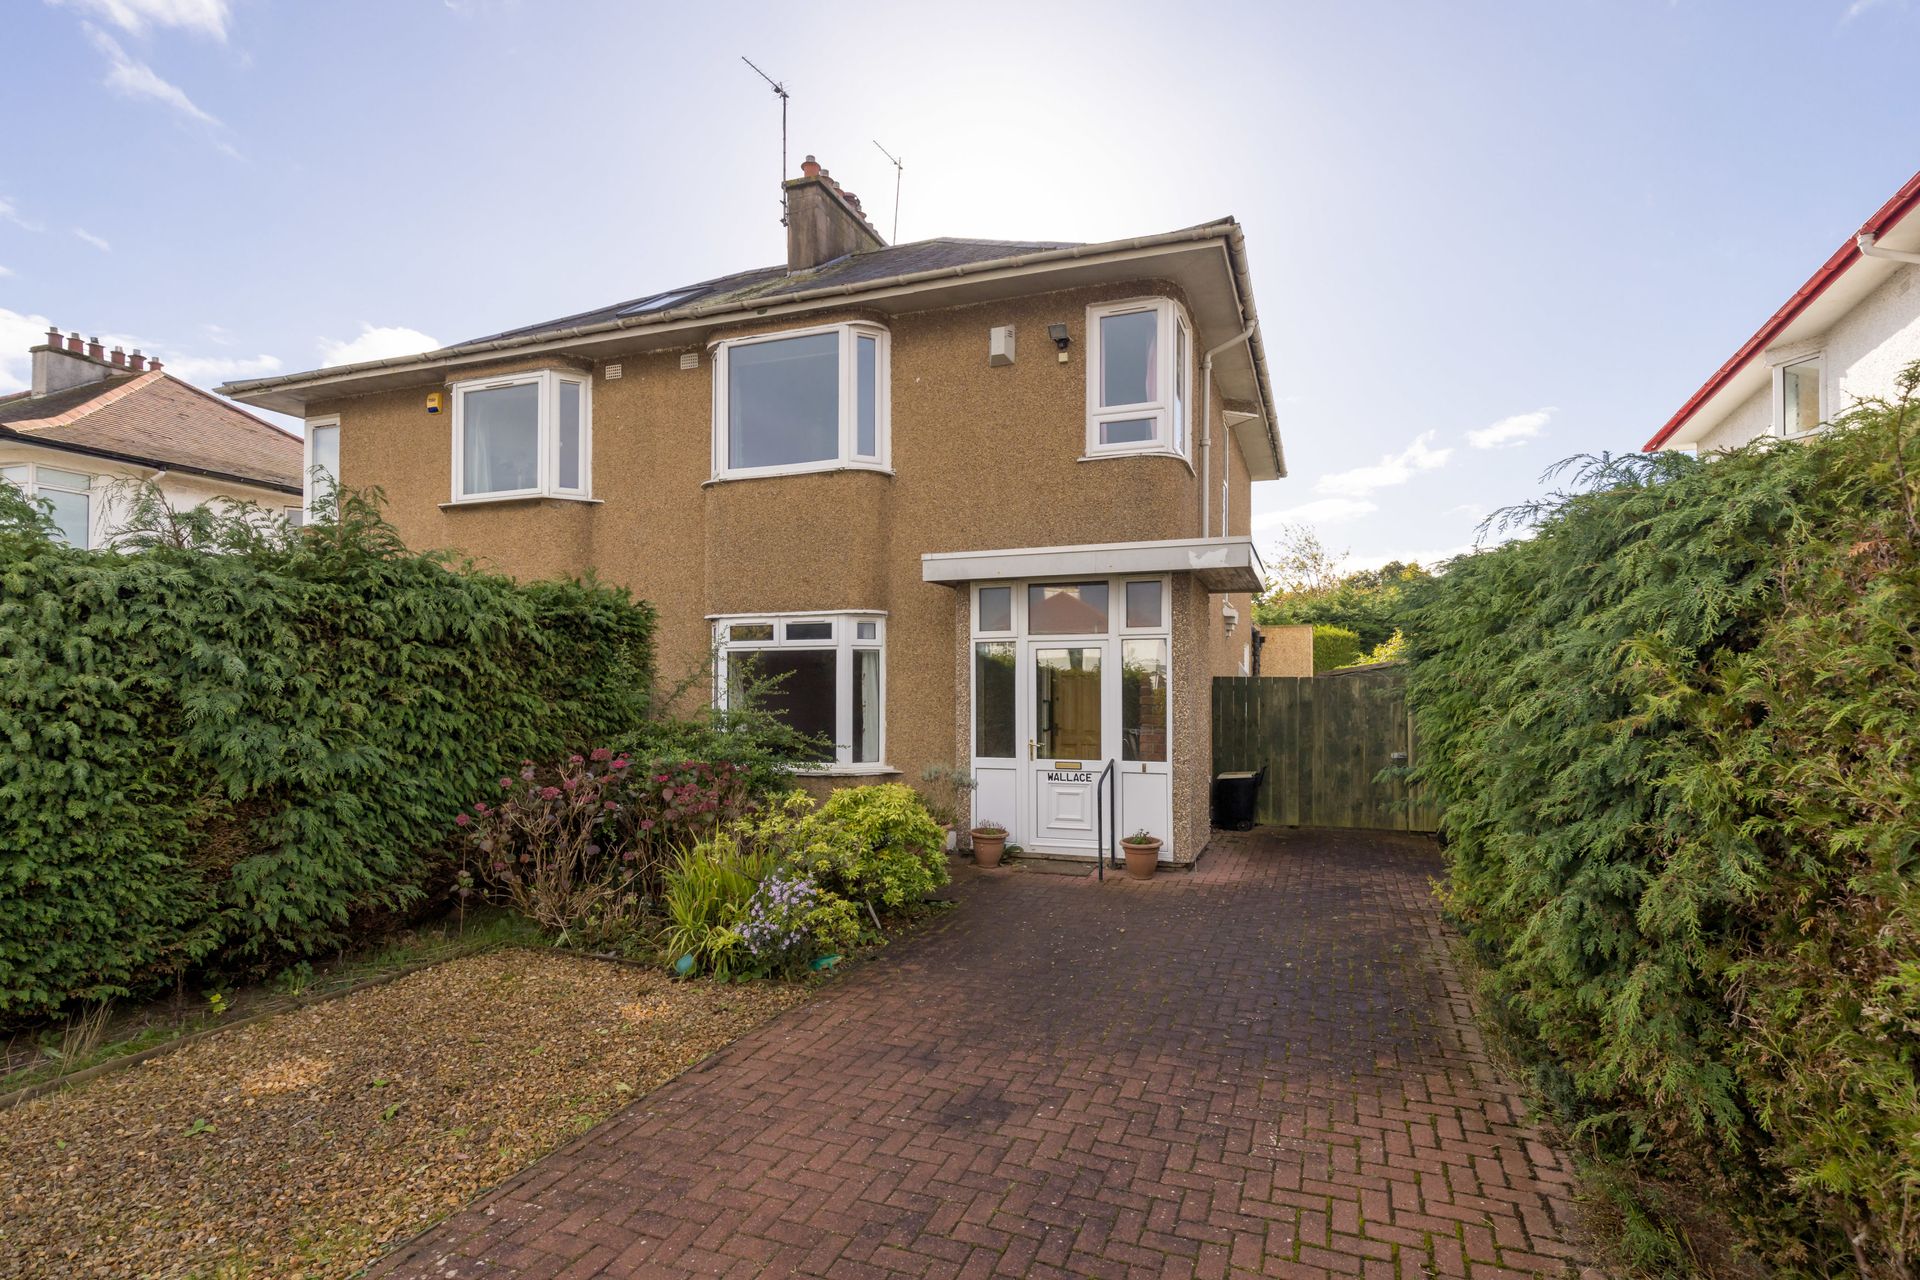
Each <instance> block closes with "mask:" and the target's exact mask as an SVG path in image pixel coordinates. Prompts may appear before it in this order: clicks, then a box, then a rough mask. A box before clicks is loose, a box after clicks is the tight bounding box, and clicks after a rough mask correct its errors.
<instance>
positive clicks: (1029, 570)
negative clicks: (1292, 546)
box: [920, 538, 1265, 595]
mask: <svg viewBox="0 0 1920 1280" xmlns="http://www.w3.org/2000/svg"><path fill="white" fill-rule="evenodd" d="M1129 573H1191V574H1192V575H1193V576H1194V577H1195V578H1196V579H1197V580H1198V581H1199V583H1200V585H1201V586H1203V587H1205V588H1206V589H1207V591H1208V592H1210V593H1212V594H1214V595H1224V594H1226V593H1228V592H1235V591H1252V592H1258V591H1260V590H1261V589H1262V588H1263V586H1264V583H1263V581H1262V579H1263V578H1264V576H1265V566H1263V565H1262V564H1261V563H1260V553H1259V552H1257V551H1255V550H1254V549H1253V539H1251V538H1169V539H1166V540H1165V541H1160V542H1091V543H1084V544H1082V545H1080V546H1073V547H1005V548H1001V549H999V550H995V551H934V552H929V553H927V554H926V555H923V556H921V557H920V577H921V580H922V581H924V582H938V583H942V584H944V585H946V586H955V587H957V586H960V585H962V584H964V583H968V582H985V581H989V580H993V579H998V578H1079V577H1089V578H1093V577H1105V576H1108V575H1112V574H1129Z"/></svg>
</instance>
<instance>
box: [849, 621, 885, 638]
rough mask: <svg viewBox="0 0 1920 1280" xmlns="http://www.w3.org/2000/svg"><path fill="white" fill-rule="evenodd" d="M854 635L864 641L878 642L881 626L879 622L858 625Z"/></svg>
mask: <svg viewBox="0 0 1920 1280" xmlns="http://www.w3.org/2000/svg"><path fill="white" fill-rule="evenodd" d="M854 634H855V635H856V636H857V637H858V638H860V639H862V640H878V639H879V638H880V624H879V623H877V622H860V623H856V624H855V632H854Z"/></svg>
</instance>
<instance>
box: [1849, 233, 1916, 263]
mask: <svg viewBox="0 0 1920 1280" xmlns="http://www.w3.org/2000/svg"><path fill="white" fill-rule="evenodd" d="M1879 240H1880V237H1879V236H1876V235H1874V234H1873V232H1871V231H1862V232H1861V233H1860V234H1859V235H1857V236H1855V237H1854V238H1853V242H1854V244H1856V245H1858V246H1859V248H1860V253H1861V255H1862V256H1863V257H1868V258H1886V259H1888V260H1890V261H1893V262H1920V253H1907V252H1905V251H1904V250H1901V249H1882V248H1881V247H1880V244H1879Z"/></svg>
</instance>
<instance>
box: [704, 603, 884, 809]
mask: <svg viewBox="0 0 1920 1280" xmlns="http://www.w3.org/2000/svg"><path fill="white" fill-rule="evenodd" d="M707 620H708V621H709V622H711V623H713V644H714V655H715V662H714V671H715V682H714V694H713V697H714V705H715V706H717V707H719V708H721V709H722V710H725V709H726V706H727V694H728V690H729V688H730V686H731V683H732V681H731V678H730V672H729V664H730V658H731V656H732V655H733V654H735V653H759V652H764V651H767V650H773V649H817V650H831V651H832V652H833V653H834V655H835V658H834V677H833V684H834V708H833V755H834V758H833V760H832V761H831V762H827V761H822V762H819V763H816V764H810V765H802V766H800V767H801V768H802V769H803V770H804V771H806V772H810V773H826V774H836V773H846V774H868V773H892V772H895V770H894V768H893V766H892V765H890V764H887V763H886V759H887V615H886V612H885V611H884V610H879V609H849V610H840V611H827V612H818V613H723V614H712V615H709V617H708V619H707ZM794 622H824V623H827V624H829V625H830V626H831V627H832V628H833V631H832V634H831V636H830V637H829V638H828V639H824V640H789V639H787V625H788V624H789V623H794ZM756 623H757V624H763V625H769V626H771V627H772V628H773V638H772V639H771V640H734V639H733V638H732V637H731V635H730V633H729V628H732V627H738V626H751V625H754V624H756ZM862 623H870V624H872V626H873V630H874V634H873V638H872V639H864V640H863V639H861V638H860V624H862ZM862 651H864V652H872V653H877V654H879V655H880V705H879V708H878V714H877V717H876V719H877V723H876V724H875V725H874V732H875V744H874V756H875V758H874V759H872V760H855V759H853V700H854V698H855V696H856V695H857V693H858V690H857V689H856V687H855V684H854V675H855V672H854V662H853V655H854V654H855V653H856V652H862Z"/></svg>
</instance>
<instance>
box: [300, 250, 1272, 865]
mask: <svg viewBox="0 0 1920 1280" xmlns="http://www.w3.org/2000/svg"><path fill="white" fill-rule="evenodd" d="M1149 295H1151V296H1162V297H1172V298H1175V299H1179V298H1180V297H1181V295H1180V291H1179V290H1178V289H1177V288H1175V287H1174V286H1173V285H1172V284H1170V283H1166V282H1159V281H1152V280H1142V281H1138V282H1132V283H1128V284H1122V285H1103V286H1099V287H1092V288H1081V289H1072V290H1063V291H1059V292H1052V293H1043V294H1034V295H1030V296H1026V297H1022V298H1017V299H1012V300H1007V301H999V302H991V303H982V304H977V305H970V306H964V307H953V308H944V309H939V310H930V311H923V312H917V313H906V314H896V315H893V316H880V315H876V314H873V313H869V312H863V311H861V310H859V309H857V308H854V309H848V310H844V311H837V312H833V313H830V314H829V313H820V314H810V315H808V316H806V317H805V318H804V319H800V318H795V319H790V320H785V321H782V322H777V323H776V322H758V323H752V324H740V325H735V326H726V327H717V328H715V329H714V330H713V331H711V332H710V333H709V334H707V335H706V341H707V342H712V341H717V340H720V339H724V338H728V337H734V336H740V335H745V334H750V333H765V332H777V331H779V330H781V329H785V328H799V327H803V326H812V325H819V324H828V323H834V322H837V321H844V320H855V319H865V320H872V321H874V322H876V323H879V324H881V325H882V326H883V327H885V328H886V329H887V330H888V332H889V333H890V335H891V346H892V353H891V362H890V367H891V378H890V386H891V394H892V412H891V467H892V474H884V473H879V472H874V471H865V470H844V471H828V472H817V473H810V474H802V475H787V476H767V477H755V478H750V479H732V480H721V481H715V480H713V479H712V478H711V477H712V470H713V468H712V436H713V369H712V362H711V360H710V357H709V354H708V351H707V349H706V347H705V346H704V345H702V346H700V347H691V348H683V349H681V350H674V351H667V352H659V353H653V354H648V355H639V356H634V355H626V356H622V357H621V358H620V360H619V363H620V364H621V365H622V370H621V376H620V377H619V378H618V379H617V380H614V381H608V380H607V378H606V376H605V372H606V371H605V368H604V364H602V363H593V362H587V361H581V360H569V359H567V358H564V357H557V356H546V357H540V358H522V359H511V360H503V361H501V362H500V363H498V364H489V365H486V366H484V367H464V368H462V369H461V370H460V372H459V375H458V376H459V378H460V379H462V380H465V379H469V378H480V377H488V376H497V375H499V374H504V373H509V372H514V371H519V370H525V369H534V368H554V367H567V368H575V369H580V370H583V371H589V372H591V373H592V375H593V380H592V388H593V389H592V407H591V412H592V443H591V474H592V495H593V498H594V499H595V501H594V502H592V503H583V502H579V501H569V500H562V499H551V498H534V499H519V500H511V501H506V502H489V503H472V504H461V505H447V504H448V502H449V499H450V497H451V468H452V419H451V414H450V413H441V414H428V413H427V412H426V410H425V390H426V389H423V388H410V389H407V390H405V391H396V392H389V393H381V394H375V395H368V396H360V397H351V398H343V399H336V400H332V401H327V402H317V403H314V404H312V405H310V406H308V408H307V414H308V416H309V417H310V418H313V417H324V416H331V415H338V417H339V421H340V476H341V481H342V483H344V484H346V485H349V486H353V487H363V486H369V485H376V484H377V485H380V486H382V487H383V488H384V489H385V491H386V494H387V501H388V508H387V515H388V518H389V519H390V520H391V521H392V522H393V524H394V526H395V527H396V529H397V530H398V531H399V533H400V535H401V536H402V537H403V538H404V539H405V540H406V542H407V543H408V544H409V545H410V546H414V547H417V548H446V549H450V550H454V551H457V552H459V553H461V554H464V555H469V556H472V557H473V558H474V559H476V560H477V561H479V562H481V563H483V564H486V565H488V566H490V567H493V568H495V569H498V570H500V571H502V572H505V573H509V574H512V575H514V576H516V577H520V578H540V577H551V576H560V575H575V574H580V573H583V572H585V571H587V570H588V569H592V570H593V571H594V572H596V573H597V574H598V575H599V576H600V577H601V578H602V579H603V580H606V581H609V582H614V583H618V584H620V585H623V586H626V587H628V588H630V589H631V590H632V591H633V592H634V594H635V595H637V596H639V597H640V598H642V599H645V600H648V601H650V602H652V603H653V604H654V605H655V606H656V607H657V608H658V610H659V615H660V626H659V634H658V655H659V657H658V662H659V669H658V674H659V677H660V683H661V684H662V686H663V687H670V686H672V685H674V684H676V683H679V682H681V681H683V680H684V681H688V682H689V685H688V687H689V688H690V689H691V690H692V691H693V694H692V696H695V697H701V698H704V697H706V696H709V694H710V691H711V685H710V683H709V682H708V680H707V672H708V671H709V670H710V663H711V647H712V624H711V623H710V621H709V618H710V616H711V615H715V614H742V613H772V612H812V611H822V612H824V611H828V610H847V609H879V610H884V611H885V612H886V615H887V640H886V650H885V660H884V661H885V687H886V693H885V721H886V735H885V742H886V747H885V760H884V761H883V763H884V764H886V765H889V766H891V767H892V769H891V772H886V773H875V774H868V775H850V774H844V773H843V774H838V775H836V776H835V777H834V779H833V782H834V784H836V785H840V784H849V783H854V782H861V781H875V780H886V779H897V780H901V781H905V782H908V783H918V782H919V780H920V776H921V773H922V771H923V770H924V769H925V768H926V767H927V766H928V765H930V764H934V763H952V762H956V761H957V762H959V763H960V764H961V765H962V766H964V765H965V764H966V762H967V761H968V760H969V759H970V758H971V749H970V745H969V734H970V732H971V726H970V724H968V723H967V722H966V713H967V709H968V701H969V699H968V691H969V688H970V671H969V669H968V666H967V658H968V657H969V655H970V644H969V638H968V637H969V632H968V621H967V620H968V615H967V608H968V604H967V601H968V595H969V593H968V592H967V591H966V590H965V589H964V588H962V589H958V590H956V589H955V588H952V587H947V586H941V585H936V584H931V583H927V582H924V581H922V577H921V572H922V566H921V560H920V557H921V555H922V553H924V552H942V551H969V550H989V549H999V548H1013V547H1045V546H1062V545H1073V544H1086V543H1106V542H1133V541H1146V540H1156V539H1167V538H1193V537H1199V536H1202V533H1203V530H1202V528H1201V519H1202V516H1201V493H1202V489H1201V486H1202V483H1203V479H1202V477H1200V476H1199V475H1197V474H1196V472H1197V470H1198V469H1199V468H1200V467H1201V466H1202V459H1203V457H1204V456H1205V455H1204V454H1203V451H1202V449H1201V446H1200V440H1201V436H1202V434H1203V433H1204V432H1206V431H1207V430H1209V428H1210V429H1211V431H1212V434H1213V448H1212V451H1211V467H1210V471H1211V474H1210V476H1208V477H1207V478H1205V480H1204V483H1205V484H1207V485H1209V486H1210V489H1211V492H1212V493H1213V495H1214V500H1213V504H1212V526H1213V527H1212V529H1211V532H1212V533H1213V534H1214V535H1216V536H1217V535H1219V534H1220V533H1221V532H1222V530H1221V527H1220V520H1221V514H1220V510H1219V497H1218V495H1219V492H1220V483H1221V478H1220V472H1221V468H1222V467H1228V468H1230V470H1229V471H1228V485H1229V488H1228V493H1229V497H1228V503H1227V506H1228V514H1227V522H1228V523H1227V528H1226V530H1225V532H1227V533H1229V534H1233V535H1237V536H1245V535H1247V533H1248V532H1249V529H1250V524H1249V518H1248V516H1249V506H1250V497H1251V485H1250V483H1249V481H1248V472H1247V467H1246V461H1245V459H1244V458H1243V457H1242V456H1241V454H1240V452H1239V449H1238V447H1237V444H1236V442H1235V439H1234V436H1233V434H1232V433H1231V432H1230V431H1228V430H1227V429H1226V426H1225V423H1224V418H1223V415H1224V413H1225V409H1224V407H1223V404H1222V401H1223V396H1222V394H1221V389H1220V387H1219V386H1218V385H1217V384H1216V386H1215V388H1214V394H1213V397H1212V404H1213V411H1212V418H1213V421H1212V423H1211V424H1202V423H1200V422H1199V418H1200V405H1201V403H1202V402H1203V400H1204V396H1203V395H1202V388H1201V387H1199V386H1198V385H1196V386H1195V387H1194V394H1193V396H1192V399H1193V402H1194V404H1193V408H1192V413H1193V415H1194V419H1195V428H1194V430H1195V435H1194V439H1193V441H1192V447H1191V456H1192V459H1193V461H1192V465H1191V466H1189V464H1188V463H1187V462H1186V461H1183V460H1181V459H1179V458H1176V457H1166V456H1154V455H1148V456H1120V457H1111V458H1101V459H1099V460H1096V461H1085V462H1083V461H1081V460H1080V459H1081V457H1082V455H1083V453H1084V452H1085V447H1084V446H1085V441H1086V416H1087V410H1086V397H1087V386H1086V379H1087V363H1086V355H1087V352H1088V343H1087V334H1086V308H1087V307H1088V306H1089V305H1090V304H1093V303H1097V302H1105V301H1112V300H1115V299H1120V298H1132V297H1143V296H1149ZM1054 323H1065V324H1066V325H1067V327H1068V329H1069V332H1070V335H1071V338H1072V345H1071V347H1070V348H1069V351H1070V356H1069V359H1068V360H1067V361H1066V362H1065V363H1061V362H1059V361H1058V359H1057V358H1056V355H1055V352H1054V349H1053V345H1052V344H1051V343H1050V342H1048V341H1047V340H1046V338H1045V334H1046V330H1047V326H1048V325H1049V324H1054ZM1007 324H1011V325H1013V326H1015V328H1016V332H1017V333H1018V335H1019V345H1018V351H1017V358H1016V360H1015V362H1014V363H1013V364H1012V365H1008V366H1000V367H990V366H989V365H988V363H987V331H988V329H989V328H990V327H992V326H998V325H1007ZM1231 336H1232V335H1231V334H1214V333H1208V332H1203V331H1198V330H1196V333H1195V336H1194V341H1193V347H1194V350H1195V351H1196V352H1198V351H1202V350H1205V349H1206V348H1207V347H1209V346H1211V345H1213V344H1216V343H1218V342H1220V341H1222V340H1223V339H1224V338H1227V337H1231ZM688 350H691V351H696V352H697V353H698V356H699V367H698V368H697V369H691V370H683V369H681V368H680V357H681V356H682V355H683V354H684V353H685V352H686V351H688ZM1195 366H1196V374H1197V367H1198V361H1197V358H1196V361H1195ZM1172 586H1173V590H1172V592H1171V597H1172V599H1171V602H1170V604H1171V619H1170V622H1171V631H1172V645H1173V668H1174V671H1173V681H1174V706H1173V722H1174V723H1173V725H1172V737H1173V761H1172V764H1173V772H1174V778H1175V785H1174V794H1173V806H1174V809H1173V826H1174V830H1173V832H1172V833H1171V834H1172V835H1173V836H1174V839H1173V841H1172V843H1173V845H1174V848H1175V851H1176V857H1177V858H1178V860H1180V861H1183V862H1184V861H1190V860H1191V859H1192V858H1194V857H1195V856H1197V854H1198V852H1199V851H1200V850H1201V849H1202V848H1203V847H1204V845H1205V843H1206V839H1207V835H1208V831H1209V822H1208V787H1209V784H1210V775H1211V752H1212V745H1211V744H1212V724H1211V705H1212V703H1211V697H1210V696H1209V690H1210V682H1211V680H1212V678H1213V677H1214V676H1215V675H1236V674H1239V673H1240V671H1241V670H1242V665H1241V664H1242V663H1243V662H1244V661H1245V651H1246V646H1247V645H1248V644H1250V643H1251V639H1252V600H1251V598H1250V597H1249V596H1247V595H1246V594H1244V593H1243V594H1237V595H1230V596H1218V595H1215V596H1210V595H1208V594H1206V593H1205V591H1204V590H1203V589H1202V588H1201V586H1200V585H1199V584H1198V582H1197V581H1195V580H1193V578H1192V575H1190V574H1176V575H1174V581H1173V584H1172ZM1223 602H1224V603H1227V604H1230V605H1231V607H1232V609H1233V611H1234V612H1235V613H1237V614H1238V623H1237V625H1236V626H1235V627H1234V629H1233V630H1232V632H1231V634H1229V632H1228V630H1227V625H1228V621H1227V618H1226V617H1225V616H1224V614H1223V611H1222V604H1223Z"/></svg>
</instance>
